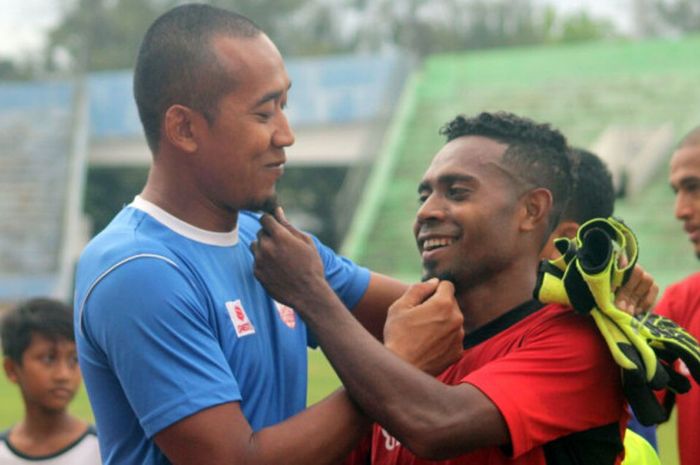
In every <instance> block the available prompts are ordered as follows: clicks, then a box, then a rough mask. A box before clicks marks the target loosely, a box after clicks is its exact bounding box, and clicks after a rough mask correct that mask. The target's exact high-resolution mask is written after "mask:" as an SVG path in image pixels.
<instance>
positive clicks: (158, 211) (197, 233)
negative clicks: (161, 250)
mask: <svg viewBox="0 0 700 465" xmlns="http://www.w3.org/2000/svg"><path fill="white" fill-rule="evenodd" d="M129 206H130V207H133V208H136V209H137V210H141V211H142V212H145V213H147V214H149V215H150V216H152V217H153V218H154V219H155V220H156V221H158V222H159V223H161V224H163V226H165V227H167V228H168V229H171V230H173V231H174V232H176V233H177V234H179V235H181V236H184V237H186V238H188V239H192V240H193V241H197V242H202V243H204V244H209V245H217V246H220V247H230V246H232V245H236V244H238V224H237V223H236V227H235V228H234V229H233V231H229V232H215V231H207V230H206V229H201V228H198V227H196V226H193V225H191V224H189V223H186V222H184V221H182V220H181V219H180V218H177V217H175V216H173V215H171V214H170V213H168V212H166V211H165V210H163V209H162V208H160V207H159V206H158V205H156V204H154V203H151V202H149V201H148V200H146V199H144V198H143V197H141V196H140V195H137V196H136V197H134V201H133V202H131V203H130V204H129Z"/></svg>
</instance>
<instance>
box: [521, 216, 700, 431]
mask: <svg viewBox="0 0 700 465" xmlns="http://www.w3.org/2000/svg"><path fill="white" fill-rule="evenodd" d="M555 245H556V247H557V249H558V250H559V252H560V253H562V256H561V257H559V258H558V259H556V260H551V261H544V262H542V264H541V266H540V273H539V276H538V282H537V286H536V289H535V298H537V299H538V300H540V301H541V302H544V303H560V304H565V305H570V306H571V307H573V308H574V309H575V310H576V311H577V312H579V313H584V314H590V315H591V317H592V318H593V320H594V321H595V323H596V326H597V327H598V330H599V331H600V333H601V334H602V336H603V337H604V339H605V342H606V344H607V345H608V348H609V349H610V352H611V354H612V356H613V358H614V360H615V362H616V363H617V364H618V365H620V367H621V368H622V378H623V389H624V391H625V395H626V397H627V399H628V401H629V403H630V406H631V407H632V408H633V410H634V411H635V413H636V414H637V417H638V418H639V420H640V422H641V423H643V424H646V425H648V424H653V423H658V422H661V421H664V420H665V419H667V417H668V409H667V408H666V407H665V406H662V405H661V404H659V402H658V400H657V398H656V396H655V395H654V393H653V390H658V389H662V388H664V387H667V388H668V389H669V390H671V391H673V392H686V391H687V390H688V389H689V388H690V384H689V383H688V380H687V379H685V377H683V376H682V375H680V374H678V373H676V372H675V371H674V369H673V362H674V361H675V360H676V359H678V358H681V359H682V360H683V361H684V362H685V363H686V365H687V366H688V369H689V370H690V371H691V373H692V374H693V376H694V377H695V378H696V379H698V381H700V346H698V343H697V341H696V340H695V339H694V338H693V337H692V336H690V335H689V334H688V333H687V332H685V331H684V330H683V329H682V328H680V327H679V326H678V325H676V324H675V323H673V322H672V321H670V320H668V319H666V318H663V317H660V316H658V315H649V314H647V315H644V316H642V317H639V318H636V317H634V316H632V315H629V314H627V313H626V312H623V311H621V310H619V309H618V308H617V307H615V305H614V292H615V291H616V290H617V289H618V288H619V287H620V286H621V285H622V284H624V283H625V282H626V280H627V279H628V278H629V276H630V274H631V271H632V269H633V268H634V265H635V264H636V261H637V257H638V247H637V240H636V237H635V236H634V234H633V233H632V231H631V230H630V229H629V228H627V226H626V225H624V223H622V222H621V221H619V220H616V219H614V218H608V219H603V218H597V219H594V220H591V221H588V222H586V223H584V224H583V225H582V226H581V227H580V228H579V231H578V233H577V235H576V238H575V239H566V238H562V239H558V240H557V241H556V242H555Z"/></svg>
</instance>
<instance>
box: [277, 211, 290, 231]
mask: <svg viewBox="0 0 700 465" xmlns="http://www.w3.org/2000/svg"><path fill="white" fill-rule="evenodd" d="M275 219H276V220H277V221H279V222H280V224H282V225H284V226H291V225H292V224H291V223H290V222H289V220H288V219H287V217H286V216H285V214H284V209H283V208H282V207H277V208H275Z"/></svg>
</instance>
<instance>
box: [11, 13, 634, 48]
mask: <svg viewBox="0 0 700 465" xmlns="http://www.w3.org/2000/svg"><path fill="white" fill-rule="evenodd" d="M537 1H538V2H540V3H552V4H554V5H555V6H556V8H557V10H559V11H562V12H566V13H570V12H575V11H580V10H582V9H585V10H587V11H588V12H590V13H591V14H592V15H594V16H597V17H607V18H611V19H614V20H615V21H616V22H617V25H618V27H619V28H620V29H621V30H622V31H629V30H630V29H631V22H632V20H631V14H630V13H629V9H630V7H629V5H630V3H631V1H632V0H537ZM66 3H67V0H0V58H2V57H9V58H12V59H21V58H22V57H24V56H26V55H28V54H34V55H36V54H38V52H39V51H40V50H41V49H42V48H43V46H44V45H45V39H44V37H45V35H46V32H47V31H48V30H49V29H50V28H51V27H52V26H53V25H55V24H56V23H57V22H58V21H59V19H60V17H61V11H62V9H63V8H64V7H65V5H66Z"/></svg>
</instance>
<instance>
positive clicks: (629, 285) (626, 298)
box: [615, 266, 644, 312]
mask: <svg viewBox="0 0 700 465" xmlns="http://www.w3.org/2000/svg"><path fill="white" fill-rule="evenodd" d="M643 273H644V272H643V271H642V269H641V268H640V267H639V266H635V267H634V268H633V269H632V273H630V278H629V279H628V280H627V282H626V283H625V284H624V285H623V286H622V287H621V288H620V289H618V290H617V292H616V293H615V306H617V308H619V309H620V310H623V311H625V312H629V310H630V309H631V308H632V306H633V305H634V304H636V302H637V300H638V299H635V297H634V292H635V288H636V287H637V286H638V285H639V282H640V280H641V278H642V274H643Z"/></svg>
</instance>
